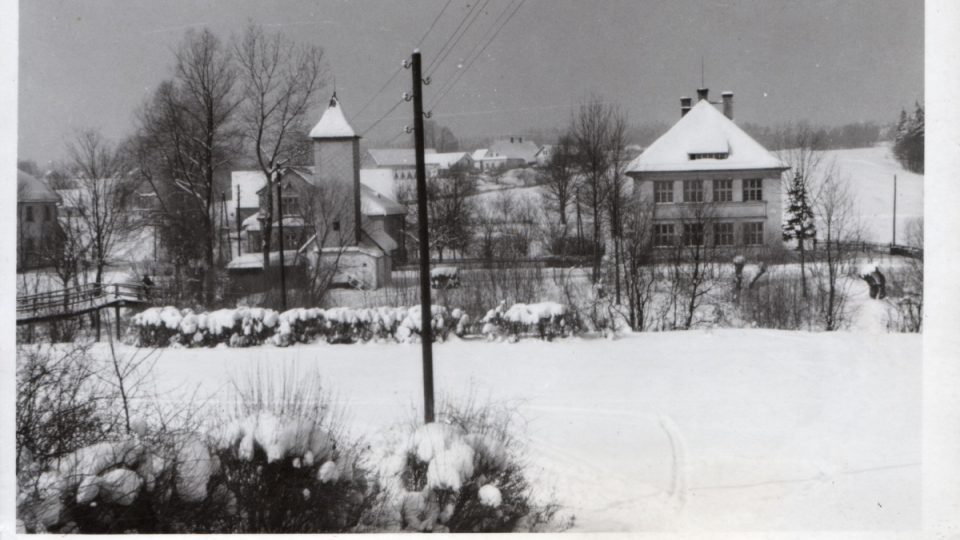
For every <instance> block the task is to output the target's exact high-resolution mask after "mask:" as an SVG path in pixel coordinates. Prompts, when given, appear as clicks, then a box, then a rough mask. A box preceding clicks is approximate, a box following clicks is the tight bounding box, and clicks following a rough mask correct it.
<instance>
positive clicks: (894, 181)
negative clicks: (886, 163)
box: [893, 175, 897, 245]
mask: <svg viewBox="0 0 960 540" xmlns="http://www.w3.org/2000/svg"><path fill="white" fill-rule="evenodd" d="M893 245H897V175H893Z"/></svg>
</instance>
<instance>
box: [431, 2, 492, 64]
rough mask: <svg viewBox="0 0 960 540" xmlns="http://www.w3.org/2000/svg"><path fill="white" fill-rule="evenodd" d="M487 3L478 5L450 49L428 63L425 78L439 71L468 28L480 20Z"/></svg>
mask: <svg viewBox="0 0 960 540" xmlns="http://www.w3.org/2000/svg"><path fill="white" fill-rule="evenodd" d="M489 3H490V0H483V4H482V5H480V9H478V10H476V12H474V14H473V18H472V19H470V22H469V23H467V26H466V27H464V29H463V32H461V33H460V35H459V36H458V37H457V39H456V40H454V42H453V44H452V45H450V47H449V48H448V49H447V50H446V51H443V53H442V54H439V53H438V54H437V57H436V58H435V59H434V61H432V62H430V64H429V65H428V66H427V69H426V70H425V73H427V77H429V76H430V75H432V74H433V73H435V72H436V71H437V69H439V68H440V66H441V65H443V61H444V60H446V59H447V57H448V56H450V53H451V52H453V50H454V49H456V48H457V45H458V44H459V43H460V40H461V39H463V36H465V35H466V34H467V32H469V31H470V27H472V26H473V23H475V22H477V19H479V18H480V14H481V13H483V10H484V9H486V7H487V4H489ZM431 67H432V69H431Z"/></svg>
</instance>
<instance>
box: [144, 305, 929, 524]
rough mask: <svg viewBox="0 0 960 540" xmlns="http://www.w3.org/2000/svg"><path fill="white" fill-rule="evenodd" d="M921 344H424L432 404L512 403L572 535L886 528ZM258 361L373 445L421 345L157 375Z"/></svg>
mask: <svg viewBox="0 0 960 540" xmlns="http://www.w3.org/2000/svg"><path fill="white" fill-rule="evenodd" d="M863 315H864V316H868V317H871V316H873V315H874V313H871V312H870V311H869V310H868V311H867V312H865V313H863ZM859 326H860V327H865V325H859ZM867 326H868V325H867ZM920 339H921V338H920V336H919V335H915V334H886V333H873V332H861V333H845V332H840V333H806V332H783V331H773V330H734V329H731V330H713V331H690V332H665V333H651V334H632V335H626V336H623V337H621V338H619V339H617V340H612V341H609V340H600V339H569V340H562V341H558V342H553V343H543V342H540V341H535V340H526V341H521V342H520V343H516V344H509V343H487V342H479V341H451V342H447V343H444V344H439V345H437V346H435V348H434V362H435V378H436V379H435V380H436V388H437V394H438V397H440V398H441V399H442V398H444V397H447V398H451V397H452V398H454V399H466V398H467V396H470V395H475V396H476V397H478V398H481V399H488V398H489V399H491V400H493V401H496V402H501V403H507V404H510V405H512V406H515V407H516V409H517V411H518V412H519V413H520V415H521V416H522V417H523V419H524V420H525V422H526V433H525V436H526V437H527V440H528V448H529V458H530V463H531V474H532V475H533V477H534V478H536V479H539V483H538V485H539V486H541V488H543V489H545V490H546V491H550V490H551V488H552V489H553V490H555V491H554V496H555V498H556V499H557V501H558V502H559V503H561V504H562V505H563V508H564V513H565V514H573V515H574V516H575V517H576V526H575V528H574V530H576V531H641V530H662V529H668V530H699V529H725V530H795V529H822V530H825V529H843V530H884V529H897V530H902V529H912V528H916V527H918V526H919V520H920V503H919V501H920V436H921V429H920V406H921V341H920ZM257 369H278V370H282V369H295V370H296V371H297V372H298V373H308V372H310V371H312V370H316V371H318V372H319V373H320V374H321V375H322V377H323V378H324V380H325V382H326V385H327V386H328V389H329V390H332V391H333V392H334V393H335V394H336V395H337V396H338V397H339V398H340V400H341V401H342V403H343V405H344V406H345V407H346V410H347V412H348V415H349V418H350V422H349V425H350V428H351V430H352V431H353V432H354V434H359V435H362V436H363V437H364V438H365V439H366V440H367V441H369V442H370V443H371V444H372V446H373V447H374V448H377V447H378V442H379V441H380V440H381V439H382V438H383V437H384V436H386V434H387V433H388V431H389V430H390V429H391V428H392V427H394V426H396V424H397V423H398V422H404V421H408V420H409V419H411V418H413V417H415V414H416V413H415V412H414V407H415V406H417V404H419V403H420V400H421V396H422V388H421V378H420V376H421V375H420V347H419V346H416V345H398V344H367V345H326V344H317V345H303V346H294V347H290V348H285V349H279V348H273V347H268V346H264V347H256V348H251V349H227V348H218V349H166V350H164V351H163V352H162V354H161V356H160V358H159V361H158V362H157V365H156V370H157V373H156V382H157V386H158V390H160V391H161V392H164V393H165V395H167V397H169V398H170V399H176V397H177V396H178V395H185V394H187V393H192V392H194V391H196V392H197V397H198V398H204V397H210V398H212V399H213V400H214V401H216V399H217V397H218V396H221V397H222V396H225V395H227V393H228V390H229V387H230V381H231V380H232V379H234V378H235V379H237V380H240V379H245V378H246V377H247V375H248V374H250V373H251V372H253V371H256V370H257Z"/></svg>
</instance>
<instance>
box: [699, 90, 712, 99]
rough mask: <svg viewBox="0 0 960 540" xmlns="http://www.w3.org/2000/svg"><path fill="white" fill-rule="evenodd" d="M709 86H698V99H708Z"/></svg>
mask: <svg viewBox="0 0 960 540" xmlns="http://www.w3.org/2000/svg"><path fill="white" fill-rule="evenodd" d="M709 92H710V90H709V89H708V88H697V101H707V94H708V93H709Z"/></svg>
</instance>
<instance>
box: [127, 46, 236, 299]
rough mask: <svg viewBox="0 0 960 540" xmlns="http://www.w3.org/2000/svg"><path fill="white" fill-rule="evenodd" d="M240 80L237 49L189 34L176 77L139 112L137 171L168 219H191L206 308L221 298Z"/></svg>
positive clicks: (179, 56)
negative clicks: (223, 221) (222, 222)
mask: <svg viewBox="0 0 960 540" xmlns="http://www.w3.org/2000/svg"><path fill="white" fill-rule="evenodd" d="M236 79H237V72H236V69H235V67H234V64H233V59H232V55H231V51H230V50H228V49H226V48H224V46H223V45H222V44H221V42H220V40H219V39H218V38H217V37H216V36H215V35H214V34H213V33H212V32H210V30H208V29H204V30H202V31H200V32H195V31H193V30H190V31H188V32H187V33H186V36H185V38H184V41H183V42H182V43H181V44H180V47H179V48H178V50H177V51H176V64H175V68H174V77H173V79H171V80H169V81H165V82H164V83H162V84H161V85H160V87H159V88H158V89H157V91H156V92H155V93H154V95H153V97H152V98H151V99H150V100H149V101H148V102H147V104H146V105H145V106H144V108H143V110H142V111H141V113H140V122H139V123H140V133H139V135H138V137H137V143H138V150H137V152H136V155H137V156H138V160H137V161H138V163H137V165H138V168H139V170H140V173H141V175H142V177H143V178H144V179H145V180H147V181H149V182H150V184H151V186H152V187H153V189H154V191H155V192H156V193H157V196H158V199H159V202H160V211H161V214H162V219H163V221H165V222H166V223H167V224H169V225H170V226H171V228H172V229H177V230H178V229H179V226H180V225H183V224H184V223H185V222H188V223H189V224H190V225H189V231H190V234H191V237H192V238H197V237H198V236H199V238H200V242H199V245H200V246H201V247H202V253H201V257H202V260H201V263H200V264H201V265H202V268H203V278H204V280H203V287H202V290H203V293H204V294H203V295H202V296H203V298H204V302H205V303H206V304H210V303H212V301H213V297H214V277H215V276H214V271H215V268H214V260H215V256H216V252H217V241H218V237H219V235H218V227H217V219H216V212H217V202H218V200H219V195H220V193H218V190H217V189H216V187H217V186H216V181H215V172H216V171H217V170H219V169H220V168H222V167H224V166H226V165H227V164H228V163H229V160H230V159H231V158H232V157H233V156H234V155H235V153H236V145H237V132H236V130H235V128H234V120H235V116H236V114H235V113H236V110H237V107H238V104H239V100H238V99H237V97H236V95H235V94H236V93H235V91H234V86H235V83H236ZM168 243H169V242H168Z"/></svg>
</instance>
